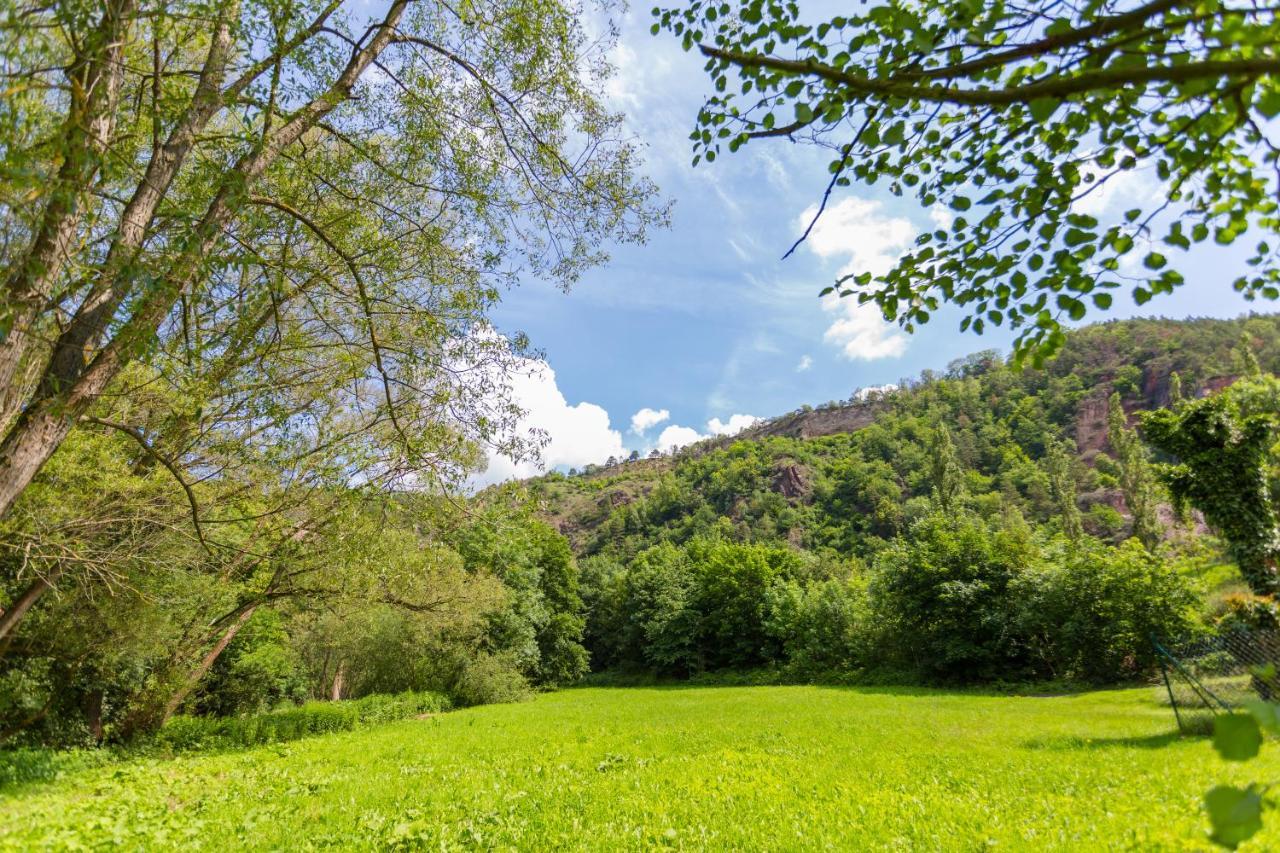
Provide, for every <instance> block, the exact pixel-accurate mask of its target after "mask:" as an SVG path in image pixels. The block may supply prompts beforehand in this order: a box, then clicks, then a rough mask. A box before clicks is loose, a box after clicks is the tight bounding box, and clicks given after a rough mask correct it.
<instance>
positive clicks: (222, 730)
mask: <svg viewBox="0 0 1280 853" xmlns="http://www.w3.org/2000/svg"><path fill="white" fill-rule="evenodd" d="M449 708H450V702H449V700H448V698H447V697H445V696H444V695H442V694H439V693H427V692H423V693H401V694H398V695H395V696H386V695H373V696H366V697H364V698H363V699H352V700H348V701H344V702H308V703H306V704H305V705H300V706H298V707H296V708H285V709H282V710H278V711H271V712H269V713H265V714H255V715H252V716H247V717H190V716H175V717H173V718H171V719H170V720H169V721H168V722H167V723H165V724H164V726H163V727H162V728H161V729H160V731H159V732H158V733H157V734H156V735H155V743H156V744H158V745H160V746H163V747H167V748H169V749H173V750H185V749H204V748H211V747H213V748H216V747H241V746H255V745H257V744H263V743H277V742H280V741H288V740H297V739H298V738H302V737H308V736H310V735H318V734H328V733H330V732H340V731H349V730H351V729H355V728H358V727H360V726H366V725H373V724H376V723H386V722H392V721H395V720H402V719H406V718H408V717H413V716H417V715H419V714H426V713H435V712H439V711H447V710H448V709H449Z"/></svg>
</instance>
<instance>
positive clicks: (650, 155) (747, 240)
mask: <svg viewBox="0 0 1280 853" xmlns="http://www.w3.org/2000/svg"><path fill="white" fill-rule="evenodd" d="M615 21H617V23H619V25H620V27H621V37H620V39H619V41H618V43H617V45H616V47H615V48H614V49H613V52H612V57H611V58H612V61H613V64H614V65H615V66H616V68H617V74H616V76H615V77H614V79H613V81H612V83H611V85H610V86H609V88H608V90H607V92H606V96H607V98H608V99H609V101H610V103H611V104H612V105H613V106H614V107H615V108H616V109H618V110H620V111H622V112H624V113H625V114H626V116H627V126H628V128H629V130H630V131H631V133H633V134H634V136H635V138H636V139H637V140H638V141H639V142H640V143H641V144H643V146H644V147H645V156H646V164H645V170H646V171H647V173H648V174H649V176H650V177H651V178H652V179H653V180H654V181H655V182H656V183H657V184H658V186H659V188H660V189H661V192H662V194H663V196H664V197H665V198H668V199H671V200H673V201H674V209H673V214H672V221H671V227H670V228H669V229H666V230H661V231H656V232H654V233H653V234H652V235H651V238H650V240H649V241H648V243H647V244H645V245H643V246H623V247H617V248H616V249H615V250H614V251H613V252H612V259H611V260H610V262H609V263H607V264H606V265H604V266H602V267H599V268H597V269H594V270H592V271H590V272H588V273H587V274H586V275H585V276H584V277H583V278H582V280H581V281H580V282H579V283H578V284H576V285H575V286H574V287H573V289H572V290H570V291H569V292H568V293H565V292H562V291H560V290H558V289H556V288H555V287H553V286H551V285H549V284H545V283H541V282H537V281H529V282H525V283H523V284H522V285H521V286H520V287H518V288H516V289H514V290H512V291H511V292H510V293H508V294H507V295H506V296H505V298H504V300H503V303H502V305H501V306H500V307H499V309H498V310H497V311H496V312H495V314H494V316H493V321H494V325H495V326H496V328H497V329H498V330H499V331H501V332H504V333H507V334H511V333H514V332H517V331H522V332H525V333H527V334H528V335H529V337H530V338H531V340H532V343H533V345H534V346H535V347H536V348H537V349H538V350H539V351H540V352H541V353H542V355H543V358H544V362H543V363H541V364H539V365H536V368H535V369H531V370H530V371H529V372H528V373H527V374H526V375H523V376H520V377H517V379H516V382H515V385H514V393H515V396H516V399H517V401H518V402H519V403H520V404H521V405H522V407H523V408H524V409H525V410H526V412H527V415H526V418H525V426H526V427H537V428H539V429H541V430H543V431H544V432H545V433H546V435H547V437H548V439H549V443H548V445H547V446H546V448H545V449H544V451H543V458H542V462H541V465H539V464H535V463H532V462H521V463H519V464H516V463H512V462H511V461H510V460H505V459H501V458H492V459H491V460H490V465H489V469H488V470H487V471H486V472H485V473H484V474H483V475H481V476H480V477H479V478H478V481H477V482H478V483H479V484H484V483H489V482H496V481H499V480H502V479H507V478H510V477H522V476H530V475H532V474H535V473H537V472H538V471H539V470H541V469H543V468H559V469H561V470H563V469H567V468H571V467H581V466H583V465H586V464H588V463H593V462H594V463H600V462H603V461H605V459H607V458H608V457H609V456H621V455H626V454H627V453H630V452H631V451H632V450H638V451H640V452H641V453H642V454H647V453H648V452H649V451H650V450H651V449H653V448H655V447H656V448H658V449H662V450H667V449H669V448H670V447H671V446H673V445H683V444H687V443H690V442H691V441H695V440H697V439H698V438H701V437H704V436H706V435H710V434H713V433H728V432H736V431H737V430H739V429H741V428H742V427H743V426H746V425H749V424H750V423H751V422H753V420H754V419H756V418H764V417H772V416H774V415H779V414H783V413H785V412H788V411H791V410H793V409H796V408H798V407H800V406H801V405H804V404H806V403H808V404H810V405H818V404H820V403H824V402H827V401H829V400H843V399H848V398H849V397H850V396H852V395H853V394H854V393H855V391H857V389H860V388H868V387H873V386H882V385H886V384H894V383H897V382H898V381H899V380H900V379H902V378H904V377H910V376H915V375H917V374H918V373H919V372H920V371H921V370H924V369H926V368H931V369H934V370H941V369H944V368H945V367H946V365H947V363H948V362H950V361H951V360H952V359H955V358H958V357H961V356H964V355H966V354H969V353H972V352H976V351H978V350H982V349H989V348H996V349H999V350H1001V351H1004V352H1007V351H1008V350H1009V347H1010V344H1011V341H1012V334H1010V333H1009V332H1007V331H1004V330H997V331H995V332H994V333H992V331H991V330H988V333H987V334H986V335H983V336H981V337H979V336H976V335H974V334H972V333H961V332H960V331H959V321H960V318H961V316H962V315H961V314H960V313H959V312H957V311H955V310H954V309H952V310H943V311H940V312H938V313H937V314H936V315H935V316H934V318H933V319H932V321H931V322H930V323H929V324H928V325H927V326H926V327H924V328H923V329H920V330H917V331H916V333H915V334H907V333H905V332H903V331H901V330H900V329H899V328H898V327H896V326H894V325H891V324H887V323H886V322H885V321H884V320H883V319H882V318H881V317H880V316H879V315H878V313H877V312H876V311H875V309H873V308H871V307H869V306H862V307H860V306H857V305H856V304H855V303H854V302H853V301H852V300H836V299H832V298H826V299H821V298H819V296H818V294H819V292H820V291H821V289H822V288H823V287H825V286H827V285H829V284H831V283H832V281H833V279H834V278H835V277H836V276H837V275H839V274H841V273H842V272H846V271H850V270H859V271H861V270H871V271H873V272H882V271H884V270H886V269H887V268H888V267H889V266H891V265H892V264H893V262H894V260H895V259H896V258H897V256H898V255H899V254H900V253H901V252H902V251H903V250H905V249H906V248H907V247H908V246H909V245H910V244H911V242H912V241H913V240H914V239H915V237H916V235H917V234H918V233H920V231H922V230H924V229H926V228H929V229H931V228H933V227H936V225H935V224H934V223H935V222H936V219H935V217H937V216H939V215H940V214H938V213H933V212H931V211H929V210H924V209H921V208H920V206H919V205H918V203H917V202H915V201H914V199H910V198H907V199H898V198H894V197H893V196H892V195H890V194H889V193H888V192H887V191H880V190H878V189H877V188H876V187H867V186H863V185H854V186H851V187H848V188H845V189H843V190H838V191H837V193H836V194H835V195H833V197H832V200H831V202H830V203H829V205H828V209H827V212H826V214H825V215H824V216H823V217H822V218H821V219H820V220H819V223H818V226H817V227H816V228H815V229H814V231H813V233H812V235H811V237H810V239H809V240H808V241H806V243H805V244H804V245H802V246H801V247H800V248H799V249H798V250H797V251H796V252H795V254H793V255H792V256H791V257H790V258H787V259H786V260H783V259H782V255H783V253H784V252H786V250H787V248H788V247H790V245H791V244H792V242H793V241H794V240H795V238H796V237H797V236H798V235H799V234H800V233H801V232H802V231H803V227H804V224H805V223H806V222H807V221H808V216H809V215H811V213H812V211H813V210H815V209H816V207H815V206H816V204H817V202H818V201H819V200H820V198H821V196H822V192H823V190H824V189H825V187H826V183H827V179H828V173H827V170H826V160H827V158H826V157H824V156H823V154H822V152H820V151H817V150H815V149H813V148H811V147H806V146H801V145H796V144H793V143H790V142H788V141H787V140H785V139H776V140H766V141H764V142H760V143H751V144H749V145H747V146H746V147H745V148H743V149H740V150H739V151H738V152H737V153H735V154H727V153H726V154H725V156H722V157H720V158H717V160H716V161H715V162H714V163H712V164H707V163H701V164H699V165H698V166H697V167H694V166H692V165H691V159H692V151H691V148H690V145H691V143H690V142H689V139H688V135H689V133H690V131H691V130H692V129H693V127H694V123H695V119H696V116H697V112H698V108H699V107H700V105H701V104H702V102H703V100H704V98H705V97H706V96H707V94H709V93H710V91H711V87H710V86H709V85H708V83H707V78H706V75H705V74H704V73H703V71H702V62H701V60H700V59H699V58H698V57H697V56H695V55H693V54H686V53H684V52H683V51H682V50H681V49H680V47H679V44H678V43H677V41H676V40H675V39H673V38H671V37H670V36H669V35H668V34H666V33H663V34H661V35H659V36H653V35H651V34H650V32H649V27H650V25H651V23H652V21H651V19H650V17H649V11H648V7H644V8H632V9H631V10H630V12H629V13H627V14H626V15H625V16H624V17H622V18H621V19H619V18H617V17H616V16H615ZM1125 177H1126V178H1127V179H1128V180H1124V181H1122V180H1112V181H1109V182H1108V184H1106V185H1104V187H1103V190H1104V191H1102V192H1095V193H1093V194H1091V195H1090V196H1089V197H1088V198H1087V199H1086V201H1087V203H1088V206H1089V210H1087V211H1085V212H1089V213H1093V214H1095V215H1099V216H1100V218H1105V217H1106V216H1107V215H1108V214H1117V213H1118V212H1120V211H1123V210H1125V209H1127V208H1128V207H1131V206H1133V205H1132V204H1128V203H1127V202H1132V201H1134V200H1136V199H1138V198H1142V197H1146V198H1150V196H1151V194H1152V193H1153V192H1154V189H1155V188H1154V186H1153V185H1152V183H1150V182H1149V181H1148V179H1146V178H1144V177H1143V176H1142V175H1141V174H1131V175H1126V176H1125ZM1224 251H1228V250H1220V249H1217V248H1216V247H1213V248H1207V249H1206V248H1201V246H1197V247H1196V252H1197V253H1193V254H1191V255H1190V256H1188V258H1187V260H1186V261H1185V262H1184V263H1182V264H1180V265H1179V269H1180V270H1181V271H1182V272H1183V273H1184V274H1185V275H1186V278H1187V284H1185V285H1184V286H1183V287H1181V288H1180V289H1179V290H1178V291H1177V292H1175V293H1174V294H1173V295H1169V296H1160V297H1156V298H1155V299H1153V300H1152V301H1151V302H1149V303H1147V305H1146V306H1144V307H1142V308H1138V307H1137V306H1136V305H1134V304H1133V302H1132V300H1131V298H1130V297H1129V296H1127V295H1118V296H1117V299H1116V304H1115V306H1114V307H1113V309H1112V310H1111V311H1110V312H1107V314H1105V315H1098V314H1094V315H1091V317H1090V318H1089V319H1090V320H1095V319H1104V318H1110V317H1133V316H1165V317H1175V318H1183V317H1188V316H1215V317H1234V316H1238V315H1240V314H1243V313H1246V312H1248V311H1249V310H1251V309H1252V310H1274V306H1270V305H1267V304H1258V303H1252V304H1251V303H1248V302H1245V301H1244V300H1243V299H1242V298H1241V297H1239V296H1238V295H1236V294H1235V293H1233V292H1232V290H1231V288H1230V281H1231V280H1232V279H1233V278H1234V277H1235V275H1236V274H1238V272H1239V271H1240V269H1242V268H1243V265H1242V258H1241V256H1240V255H1239V253H1238V252H1237V253H1236V254H1234V255H1233V254H1231V253H1230V252H1229V251H1228V253H1227V254H1225V255H1224V254H1223V252H1224Z"/></svg>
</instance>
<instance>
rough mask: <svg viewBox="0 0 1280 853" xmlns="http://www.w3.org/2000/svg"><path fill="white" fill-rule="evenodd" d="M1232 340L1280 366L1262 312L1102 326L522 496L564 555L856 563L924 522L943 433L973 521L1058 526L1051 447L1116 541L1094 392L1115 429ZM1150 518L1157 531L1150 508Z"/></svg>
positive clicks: (1109, 468) (1165, 397)
mask: <svg viewBox="0 0 1280 853" xmlns="http://www.w3.org/2000/svg"><path fill="white" fill-rule="evenodd" d="M1242 341H1245V342H1247V349H1248V351H1250V352H1252V353H1253V356H1254V357H1256V358H1257V360H1258V361H1259V362H1260V363H1261V365H1262V367H1263V368H1264V369H1267V370H1272V371H1274V370H1276V369H1277V368H1280V316H1277V315H1267V316H1251V317H1248V318H1242V319H1239V320H1187V321H1173V320H1147V319H1144V320H1128V321H1115V322H1109V323H1104V324H1098V325H1093V326H1088V327H1084V328H1081V329H1078V330H1076V331H1073V332H1072V333H1071V334H1070V335H1069V337H1068V341H1067V344H1066V346H1065V347H1064V349H1063V350H1062V352H1061V354H1060V355H1059V356H1058V358H1057V359H1056V360H1054V361H1053V362H1051V363H1050V364H1049V365H1048V366H1047V367H1045V368H1044V369H1041V370H1031V369H1028V370H1018V369H1015V368H1013V367H1011V366H1009V365H1007V364H1006V363H1005V361H1004V360H1003V359H1002V358H1001V356H1000V354H999V353H997V352H995V351H984V352H979V353H976V354H974V355H972V356H969V357H967V358H963V359H958V360H957V361H955V362H953V363H951V364H950V365H947V367H946V368H945V370H940V371H938V372H933V371H925V372H924V373H923V374H922V375H921V376H919V377H917V378H915V379H910V380H904V381H903V382H901V383H900V386H899V388H898V389H897V390H892V391H887V392H879V391H877V392H871V393H867V392H862V391H860V390H858V389H851V392H852V393H851V397H850V399H848V400H846V401H833V402H829V403H825V404H823V405H820V406H816V407H812V408H811V407H808V406H806V407H804V408H802V409H800V410H798V411H795V412H791V413H788V414H785V415H782V416H779V417H776V418H773V419H771V420H768V421H764V422H762V423H759V424H757V425H756V426H754V427H752V428H751V429H749V430H747V431H745V432H743V433H740V434H739V435H737V436H734V437H731V438H717V439H711V440H707V441H704V442H701V443H699V444H696V445H693V446H690V447H688V448H684V449H683V450H681V451H679V452H677V453H676V454H674V456H662V457H657V458H650V459H642V460H637V461H632V462H625V463H621V464H618V465H614V466H610V467H603V468H589V469H588V470H587V471H586V472H583V473H575V474H574V475H572V476H566V475H564V474H561V473H551V474H548V475H546V476H544V477H541V478H539V479H536V480H533V481H531V482H530V483H529V484H528V486H529V488H530V490H531V492H532V494H533V496H534V497H535V498H536V499H537V500H538V505H539V507H540V508H541V512H542V513H543V515H544V517H546V518H547V519H548V520H549V521H550V522H551V523H552V524H553V525H555V526H556V527H557V528H558V529H559V530H561V531H562V532H563V533H564V534H565V535H566V536H568V537H569V539H570V541H571V542H572V544H573V547H574V550H575V551H576V552H577V553H578V555H579V556H580V557H581V556H589V555H605V556H608V557H611V558H615V559H619V560H622V561H624V562H625V561H628V560H630V559H631V558H632V557H634V556H635V555H636V554H637V553H639V552H640V551H641V550H643V549H644V548H646V547H648V546H650V545H653V544H655V543H658V542H663V541H667V542H674V543H677V544H679V543H681V542H686V541H689V540H691V539H694V538H696V537H699V536H702V535H713V536H718V537H721V536H722V537H725V538H729V539H732V540H735V541H744V542H786V543H789V544H790V545H792V546H799V547H800V548H802V549H805V550H811V551H816V552H819V553H821V552H826V551H833V552H836V553H840V554H846V555H848V554H852V555H856V556H859V557H866V556H869V555H871V554H873V553H875V552H876V551H878V550H879V549H880V548H882V547H884V545H885V544H886V543H887V542H889V541H890V540H892V539H893V537H894V536H895V535H897V534H899V533H901V532H904V531H905V529H906V527H907V525H908V524H909V523H910V522H911V520H912V519H913V518H915V517H918V516H920V515H922V514H924V513H925V512H927V509H928V500H929V496H930V494H931V493H932V491H933V490H934V489H935V488H936V480H937V478H936V476H935V474H936V472H935V471H934V470H933V468H934V467H935V466H936V464H937V454H936V452H935V450H936V448H934V447H933V444H934V443H936V442H937V441H938V440H939V439H938V432H939V430H938V427H939V426H940V425H945V426H946V427H947V430H946V432H948V433H949V439H950V441H952V442H954V447H955V457H956V459H957V461H958V463H959V467H960V469H961V471H962V480H963V483H962V487H963V491H964V493H965V496H966V497H965V500H966V501H967V503H968V504H969V505H971V506H972V508H973V509H975V510H976V511H977V512H979V513H982V514H988V515H991V514H999V513H1002V512H1005V513H1007V512H1009V511H1010V510H1012V509H1016V510H1018V511H1020V512H1021V513H1022V515H1023V516H1024V517H1025V518H1026V519H1027V520H1028V521H1030V522H1031V523H1032V524H1035V525H1049V526H1053V525H1056V524H1060V523H1061V520H1060V518H1059V516H1060V513H1059V511H1058V510H1059V508H1060V504H1059V503H1058V501H1059V500H1060V498H1061V496H1060V495H1058V494H1055V493H1056V492H1060V491H1061V489H1055V488H1054V483H1053V482H1052V472H1051V470H1050V469H1051V468H1052V466H1051V465H1049V464H1047V463H1048V459H1047V456H1049V455H1051V449H1052V448H1053V447H1055V446H1056V447H1061V448H1063V449H1064V450H1065V451H1066V452H1067V453H1068V454H1069V455H1070V456H1071V457H1073V458H1072V460H1071V464H1070V465H1069V466H1068V470H1067V474H1068V475H1069V478H1070V480H1071V481H1072V482H1071V483H1070V486H1072V487H1073V491H1074V496H1073V497H1072V498H1071V499H1072V500H1074V501H1075V503H1076V504H1077V506H1078V507H1079V508H1080V510H1081V512H1082V514H1083V516H1082V517H1083V523H1084V527H1085V529H1086V531H1087V532H1089V533H1092V534H1094V535H1096V536H1099V537H1101V538H1104V539H1109V540H1113V541H1119V540H1120V539H1123V538H1125V537H1127V536H1128V535H1129V534H1130V533H1131V532H1132V518H1131V516H1130V513H1129V511H1128V508H1127V507H1126V504H1125V501H1124V497H1123V495H1122V493H1121V491H1120V488H1119V485H1120V484H1119V481H1118V478H1119V474H1120V472H1119V471H1118V469H1117V466H1116V464H1115V462H1114V461H1113V459H1112V458H1111V457H1112V456H1113V455H1114V449H1113V448H1112V447H1111V446H1110V444H1109V442H1108V407H1109V400H1110V398H1111V395H1112V394H1113V393H1115V394H1118V395H1119V397H1120V400H1121V401H1122V404H1123V408H1124V411H1125V413H1126V415H1127V416H1128V419H1129V420H1130V421H1132V420H1133V413H1135V412H1137V411H1139V410H1144V409H1152V408H1159V407H1162V406H1165V405H1167V404H1168V403H1169V401H1170V398H1171V395H1175V394H1179V393H1180V394H1181V395H1183V396H1185V397H1195V396H1201V395H1203V394H1206V393H1209V392H1211V391H1213V390H1217V389H1219V388H1221V387H1223V386H1225V385H1227V384H1229V383H1230V382H1231V381H1232V379H1233V378H1234V377H1235V376H1238V375H1239V374H1240V373H1241V372H1242V370H1243V369H1244V367H1243V363H1242V359H1245V358H1248V357H1249V356H1248V355H1247V353H1246V352H1245V349H1246V348H1245V347H1244V346H1243V345H1242ZM1175 386H1180V387H1175ZM1160 517H1161V521H1162V522H1163V523H1165V524H1166V525H1167V524H1168V522H1169V520H1170V519H1169V513H1168V511H1167V508H1165V507H1161V508H1160Z"/></svg>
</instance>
